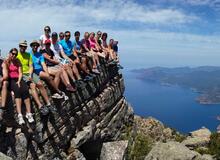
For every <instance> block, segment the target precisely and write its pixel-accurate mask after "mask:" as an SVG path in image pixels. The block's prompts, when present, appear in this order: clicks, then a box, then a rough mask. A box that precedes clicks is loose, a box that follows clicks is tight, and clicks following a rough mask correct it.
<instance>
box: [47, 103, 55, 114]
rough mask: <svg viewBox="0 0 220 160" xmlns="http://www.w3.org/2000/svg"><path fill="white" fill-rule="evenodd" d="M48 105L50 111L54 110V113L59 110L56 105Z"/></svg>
mask: <svg viewBox="0 0 220 160" xmlns="http://www.w3.org/2000/svg"><path fill="white" fill-rule="evenodd" d="M47 107H48V109H49V111H50V112H52V113H53V112H57V109H56V107H55V106H53V105H52V104H49V105H47Z"/></svg>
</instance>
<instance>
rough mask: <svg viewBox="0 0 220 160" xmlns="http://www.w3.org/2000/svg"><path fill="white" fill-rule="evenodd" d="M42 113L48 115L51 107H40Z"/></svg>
mask: <svg viewBox="0 0 220 160" xmlns="http://www.w3.org/2000/svg"><path fill="white" fill-rule="evenodd" d="M40 113H41V114H42V115H43V116H46V115H48V113H49V109H48V108H47V107H46V106H42V107H41V108H40Z"/></svg>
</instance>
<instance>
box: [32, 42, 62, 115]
mask: <svg viewBox="0 0 220 160" xmlns="http://www.w3.org/2000/svg"><path fill="white" fill-rule="evenodd" d="M30 46H31V48H32V50H31V52H30V54H31V57H32V61H33V68H34V73H33V80H34V81H35V83H36V86H37V88H38V89H39V90H40V92H41V95H42V97H43V98H44V100H45V102H46V107H44V106H43V105H42V103H41V102H40V99H39V97H38V96H37V97H36V98H35V101H36V103H37V105H38V107H39V109H40V111H41V112H42V114H43V115H45V114H47V113H48V108H49V109H50V110H51V111H55V110H56V109H55V108H54V107H53V106H52V105H51V104H50V100H49V97H48V94H47V91H46V89H45V87H44V85H43V82H42V81H41V80H40V78H42V79H45V80H46V81H48V82H49V83H50V84H51V86H52V87H53V88H54V90H55V91H56V92H57V93H55V94H53V95H52V98H58V99H60V98H63V97H64V95H63V93H62V92H61V91H60V90H59V89H57V88H56V86H55V83H54V81H53V79H52V78H51V77H50V75H49V73H48V70H47V66H46V64H45V60H44V57H43V55H42V54H41V53H40V52H38V47H39V46H40V43H38V41H36V40H34V41H33V42H31V44H30ZM47 107H48V108H47Z"/></svg>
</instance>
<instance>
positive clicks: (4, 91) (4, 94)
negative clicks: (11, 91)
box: [1, 81, 8, 107]
mask: <svg viewBox="0 0 220 160" xmlns="http://www.w3.org/2000/svg"><path fill="white" fill-rule="evenodd" d="M7 88H8V81H3V84H2V91H1V96H2V102H1V103H2V104H1V106H2V107H5V104H6V100H7V94H8V89H7Z"/></svg>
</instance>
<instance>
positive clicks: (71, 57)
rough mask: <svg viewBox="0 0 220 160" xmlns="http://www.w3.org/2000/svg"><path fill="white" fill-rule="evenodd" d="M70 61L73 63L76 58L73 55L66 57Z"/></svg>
mask: <svg viewBox="0 0 220 160" xmlns="http://www.w3.org/2000/svg"><path fill="white" fill-rule="evenodd" d="M68 57H69V58H70V59H72V60H73V61H74V60H75V59H76V56H74V55H73V54H72V55H70V56H68Z"/></svg>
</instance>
